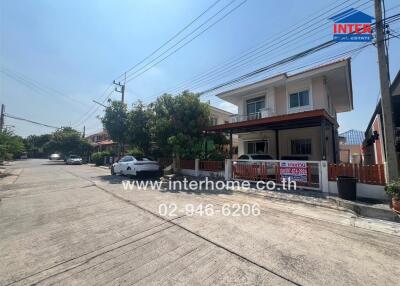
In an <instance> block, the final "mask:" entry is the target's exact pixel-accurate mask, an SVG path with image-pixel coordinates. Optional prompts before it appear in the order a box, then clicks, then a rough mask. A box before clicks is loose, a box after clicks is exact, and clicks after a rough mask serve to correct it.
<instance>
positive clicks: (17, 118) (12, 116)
mask: <svg viewBox="0 0 400 286" xmlns="http://www.w3.org/2000/svg"><path fill="white" fill-rule="evenodd" d="M4 116H5V117H8V118H12V119H15V120H20V121H25V122H29V123H32V124H36V125H40V126H44V127H48V128H53V129H61V128H60V127H56V126H52V125H48V124H44V123H40V122H37V121H33V120H30V119H25V118H22V117H18V116H14V115H11V114H8V113H5V114H4Z"/></svg>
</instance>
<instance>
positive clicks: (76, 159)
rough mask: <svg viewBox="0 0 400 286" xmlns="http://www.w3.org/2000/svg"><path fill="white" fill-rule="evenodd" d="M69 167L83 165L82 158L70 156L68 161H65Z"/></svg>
mask: <svg viewBox="0 0 400 286" xmlns="http://www.w3.org/2000/svg"><path fill="white" fill-rule="evenodd" d="M65 163H66V164H67V165H81V164H82V158H81V157H79V156H76V155H70V156H68V158H67V160H66V161H65Z"/></svg>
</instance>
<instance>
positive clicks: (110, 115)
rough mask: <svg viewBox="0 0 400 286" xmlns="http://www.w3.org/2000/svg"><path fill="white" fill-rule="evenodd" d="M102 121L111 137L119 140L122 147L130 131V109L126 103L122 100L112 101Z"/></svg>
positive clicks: (116, 140)
mask: <svg viewBox="0 0 400 286" xmlns="http://www.w3.org/2000/svg"><path fill="white" fill-rule="evenodd" d="M101 122H102V123H103V126H104V128H105V129H106V130H107V132H108V134H109V136H110V138H111V139H112V140H113V141H115V142H117V143H118V144H119V146H120V148H121V147H122V146H123V145H124V143H125V142H126V139H127V133H128V132H127V122H128V110H127V107H126V104H123V103H122V102H120V101H112V102H111V105H110V106H108V107H107V108H106V111H105V114H104V117H103V118H102V119H101Z"/></svg>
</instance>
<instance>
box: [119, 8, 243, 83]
mask: <svg viewBox="0 0 400 286" xmlns="http://www.w3.org/2000/svg"><path fill="white" fill-rule="evenodd" d="M235 1H236V0H233V1H231V2H230V3H229V4H228V5H226V6H225V7H224V8H222V9H221V10H219V11H218V12H217V14H218V13H220V12H221V11H223V10H224V9H225V8H226V7H228V6H229V5H230V4H231V3H233V2H235ZM246 2H247V0H244V1H242V2H240V3H239V4H238V5H236V6H235V7H233V8H232V9H231V10H229V11H228V12H227V13H226V14H224V15H223V16H222V17H221V18H219V19H217V20H216V21H215V22H213V23H212V24H210V25H209V26H207V27H206V28H205V29H204V30H202V31H200V32H199V33H198V34H197V35H195V36H194V37H192V38H191V39H189V40H188V41H186V42H185V43H183V44H182V45H181V46H179V47H178V48H176V49H175V50H173V51H172V52H171V53H169V54H167V55H166V56H165V57H163V58H162V59H160V60H159V61H157V62H155V63H154V64H152V65H151V66H149V67H147V68H146V69H144V70H142V71H141V72H140V73H138V74H136V75H134V74H135V73H137V72H135V73H133V74H132V75H130V76H129V77H128V78H127V82H129V81H132V80H134V79H135V78H137V77H139V76H140V75H142V74H144V73H145V72H147V71H148V70H150V69H151V68H152V67H154V66H156V65H158V64H159V63H161V62H163V61H164V60H165V59H167V58H169V57H170V56H171V55H173V54H175V53H176V52H178V51H179V50H180V49H182V48H183V47H185V46H186V45H188V44H189V43H191V42H192V41H193V40H195V39H196V38H198V37H199V36H200V35H202V34H203V33H205V32H206V31H208V30H209V29H210V28H212V27H213V26H214V25H216V24H217V23H219V22H220V21H222V20H223V19H225V18H226V17H227V16H229V15H230V14H231V13H233V12H234V11H235V10H236V9H238V8H239V7H241V6H242V5H243V4H244V3H246ZM217 14H215V15H217ZM210 19H211V18H210ZM185 38H186V37H185ZM180 42H181V41H180ZM178 43H179V42H178ZM174 46H176V45H174ZM163 54H165V53H163ZM163 54H161V55H160V56H162V55H163ZM160 56H158V57H157V58H156V59H158V58H159V57H160ZM153 61H154V60H153ZM153 61H152V62H153ZM144 68H145V67H144ZM142 69H143V68H142Z"/></svg>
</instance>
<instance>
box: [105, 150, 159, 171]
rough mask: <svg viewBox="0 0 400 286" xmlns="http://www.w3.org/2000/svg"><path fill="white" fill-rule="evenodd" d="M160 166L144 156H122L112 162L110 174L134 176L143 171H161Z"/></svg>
mask: <svg viewBox="0 0 400 286" xmlns="http://www.w3.org/2000/svg"><path fill="white" fill-rule="evenodd" d="M161 170H162V168H161V166H160V165H159V164H158V163H157V162H156V161H152V160H150V159H148V158H146V157H134V156H130V155H128V156H124V157H122V158H121V159H120V160H119V161H118V162H116V163H114V164H112V166H111V175H115V174H119V175H128V176H136V175H138V174H143V173H153V174H159V173H161Z"/></svg>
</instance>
